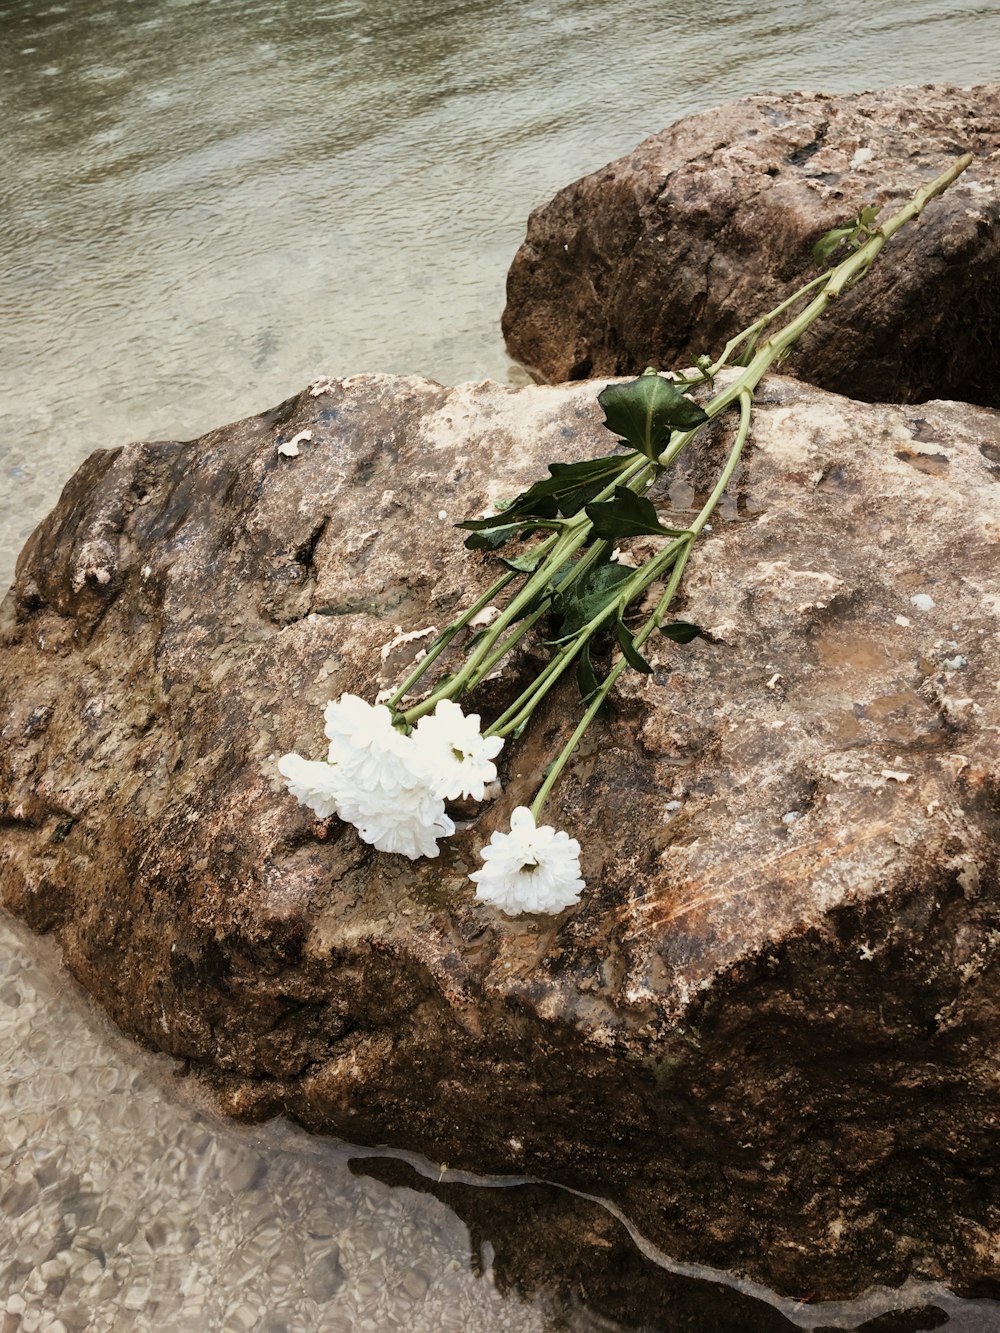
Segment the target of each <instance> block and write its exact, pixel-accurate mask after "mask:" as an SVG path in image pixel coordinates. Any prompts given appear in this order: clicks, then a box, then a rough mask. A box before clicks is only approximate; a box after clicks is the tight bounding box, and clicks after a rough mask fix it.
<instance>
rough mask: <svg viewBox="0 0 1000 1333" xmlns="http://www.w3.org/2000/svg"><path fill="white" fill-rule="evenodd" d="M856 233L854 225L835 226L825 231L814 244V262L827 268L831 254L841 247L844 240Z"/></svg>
mask: <svg viewBox="0 0 1000 1333" xmlns="http://www.w3.org/2000/svg"><path fill="white" fill-rule="evenodd" d="M853 234H854V228H853V227H834V228H833V229H832V230H831V231H828V232H825V233H824V234H823V235H822V236H821V237H820V238H819V240H818V241H817V242H816V244H815V245H814V246H813V262H814V263H816V264H818V265H819V266H820V268H825V267H826V266H827V264H828V263H829V262H830V258H831V256H832V255H833V254H834V253H835V252H836V250H837V249H839V247H840V244H841V242H842V241H846V240H847V238H848V236H852V235H853Z"/></svg>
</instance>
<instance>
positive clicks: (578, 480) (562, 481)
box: [549, 454, 632, 518]
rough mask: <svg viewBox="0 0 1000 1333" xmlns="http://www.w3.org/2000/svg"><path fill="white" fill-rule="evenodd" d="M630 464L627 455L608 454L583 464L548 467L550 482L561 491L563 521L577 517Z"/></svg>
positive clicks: (557, 464)
mask: <svg viewBox="0 0 1000 1333" xmlns="http://www.w3.org/2000/svg"><path fill="white" fill-rule="evenodd" d="M631 461H632V460H631V458H629V456H628V455H627V454H626V455H624V456H623V455H621V454H607V455H605V456H604V457H602V458H593V459H590V460H589V461H588V462H586V463H550V464H549V471H550V472H551V473H552V481H553V482H558V483H559V485H560V486H561V488H562V489H561V490H560V491H559V512H560V514H562V516H563V517H564V518H572V517H573V515H574V514H578V513H579V512H580V510H581V509H583V507H584V506H585V505H588V504H589V503H590V501H591V500H593V498H594V496H595V495H599V494H600V492H601V491H603V490H605V489H606V488H607V487H608V486H609V485H610V484H611V482H613V481H614V479H615V477H620V476H621V474H622V473H623V472H624V471H625V469H626V468H627V467H628V465H629V464H630V463H631Z"/></svg>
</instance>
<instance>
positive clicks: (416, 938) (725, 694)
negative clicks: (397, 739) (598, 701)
mask: <svg viewBox="0 0 1000 1333" xmlns="http://www.w3.org/2000/svg"><path fill="white" fill-rule="evenodd" d="M600 418H601V413H600V410H599V408H598V406H597V403H596V401H595V386H593V385H589V384H580V385H572V386H567V387H565V388H558V389H556V388H547V387H533V388H527V389H523V390H511V389H505V388H500V387H498V386H496V385H491V384H485V385H479V386H464V387H460V388H457V389H445V388H441V387H440V386H438V385H436V384H432V383H429V382H426V381H422V380H416V379H393V378H390V377H380V376H361V377H357V378H354V379H350V380H345V381H336V382H332V383H321V384H320V385H318V386H315V387H314V389H313V390H312V391H305V392H303V393H302V394H301V395H299V396H298V397H296V398H292V399H290V400H289V401H288V402H287V403H284V404H282V406H281V407H279V408H277V409H275V410H274V411H272V412H270V413H267V414H265V415H263V416H260V417H256V418H253V419H250V420H247V421H244V422H241V423H239V424H237V425H234V426H230V427H227V428H225V429H223V430H219V431H216V432H214V433H212V434H210V435H207V436H205V437H204V438H203V439H201V440H199V441H197V442H195V443H192V444H163V443H160V444H136V445H130V446H128V447H127V448H125V449H119V450H111V451H100V452H98V453H95V454H94V455H93V456H92V457H91V458H90V459H89V460H88V461H87V462H86V463H85V464H84V466H83V467H82V468H81V469H80V471H79V472H78V473H77V474H76V476H75V477H74V478H73V479H72V480H71V481H70V483H69V484H68V486H67V487H66V490H65V492H64V494H63V496H62V498H61V500H60V502H59V505H58V506H57V508H56V509H55V511H54V512H53V513H52V515H50V517H49V518H48V519H47V520H46V521H45V522H44V523H43V524H42V525H41V526H40V527H39V529H38V530H37V531H36V533H35V534H34V535H33V537H32V538H31V540H30V541H29V543H28V545H27V547H26V548H25V550H24V552H23V554H22V556H21V559H20V561H19V563H18V570H17V578H16V584H15V587H14V589H13V590H12V591H11V593H10V594H9V595H8V598H7V600H6V601H5V602H4V604H3V612H2V636H3V637H2V646H0V727H2V734H0V742H2V750H0V756H2V758H0V819H2V828H3V841H2V853H0V856H2V865H0V872H2V890H3V900H4V902H5V904H6V905H7V907H8V908H9V909H10V910H11V911H13V912H15V913H17V914H19V915H20V916H22V917H23V918H24V919H25V920H27V921H28V922H29V923H30V924H31V925H32V926H33V927H34V928H35V929H37V930H41V931H46V930H54V931H56V932H57V933H58V936H59V939H60V941H61V944H62V948H63V951H64V954H65V958H66V961H67V963H68V965H69V967H70V968H71V969H72V971H73V973H74V974H75V975H76V976H77V977H79V978H80V980H81V981H82V982H83V984H84V985H85V986H86V987H87V988H88V989H89V990H90V991H91V992H92V993H93V994H94V995H95V996H96V998H97V999H98V1000H99V1002H100V1003H101V1004H102V1005H104V1006H105V1008H106V1009H107V1010H108V1011H109V1012H110V1013H111V1014H112V1015H113V1017H114V1018H115V1020H116V1021H117V1022H118V1023H119V1024H120V1025H121V1026H122V1027H123V1028H125V1029H126V1030H128V1031H129V1032H131V1033H134V1034H135V1035H136V1037H138V1038H139V1039H140V1040H141V1041H143V1042H146V1043H148V1044H150V1045H152V1046H155V1047H158V1048H160V1049H162V1050H165V1051H167V1052H169V1053H171V1054H173V1055H175V1056H177V1057H179V1058H181V1059H183V1060H185V1061H187V1062H189V1065H190V1067H191V1068H192V1069H194V1070H196V1071H198V1072H200V1073H201V1074H202V1075H203V1076H204V1077H205V1078H206V1079H207V1080H208V1081H209V1082H210V1083H211V1084H212V1085H213V1086H214V1088H215V1089H216V1090H217V1092H218V1095H219V1096H220V1098H221V1100H222V1102H223V1104H224V1105H225V1106H226V1107H227V1108H228V1109H229V1110H230V1111H231V1112H232V1113H234V1114H238V1115H245V1116H254V1115H257V1116H261V1115H266V1114H270V1113H272V1112H275V1111H278V1110H281V1109H284V1110H286V1111H288V1112H290V1113H291V1114H293V1115H295V1116H297V1117H298V1118H299V1119H300V1120H301V1121H302V1122H303V1123H304V1124H306V1125H308V1126H310V1127H311V1128H313V1129H316V1130H323V1131H331V1132H333V1133H336V1134H338V1135H341V1136H343V1137H345V1138H348V1139H350V1140H353V1141H355V1142H369V1143H376V1142H379V1143H388V1144H393V1145H398V1146H402V1147H406V1148H409V1149H413V1150H416V1151H419V1152H421V1153H423V1154H425V1155H426V1156H428V1157H430V1158H431V1159H433V1160H435V1161H438V1162H442V1163H448V1164H449V1166H450V1167H452V1168H457V1167H463V1168H468V1169H472V1170H475V1171H479V1172H485V1173H504V1172H512V1173H515V1174H517V1175H523V1176H531V1177H539V1178H546V1179H551V1180H555V1181H558V1182H561V1183H563V1184H568V1185H570V1186H573V1187H574V1188H576V1189H579V1190H582V1191H585V1192H587V1193H589V1194H597V1195H602V1196H606V1197H609V1198H611V1199H613V1200H614V1201H615V1202H616V1203H617V1204H618V1206H620V1207H621V1208H622V1209H623V1210H624V1211H625V1213H626V1214H627V1215H628V1216H630V1217H631V1218H632V1219H633V1221H634V1223H635V1224H636V1225H637V1226H638V1228H639V1230H640V1231H641V1232H642V1233H644V1234H645V1235H646V1236H647V1237H648V1238H649V1239H650V1241H652V1242H653V1243H654V1244H655V1245H657V1246H658V1247H659V1248H660V1249H661V1250H663V1251H666V1252H667V1253H670V1254H673V1255H675V1256H677V1257H678V1258H682V1259H696V1260H699V1261H701V1262H704V1263H708V1264H712V1265H716V1266H719V1267H724V1268H737V1269H740V1270H742V1271H744V1272H746V1273H748V1274H751V1275H753V1276H754V1277H756V1278H759V1279H761V1280H763V1281H765V1282H767V1283H769V1284H771V1285H773V1286H775V1287H777V1288H779V1289H781V1290H783V1291H788V1292H792V1293H798V1294H800V1295H802V1294H805V1293H807V1292H815V1293H817V1294H818V1295H827V1296H832V1295H837V1294H841V1293H847V1292H850V1291H854V1290H857V1289H859V1288H861V1287H863V1286H864V1285H865V1284H866V1283H868V1282H870V1281H872V1280H875V1279H878V1280H881V1281H885V1282H889V1283H892V1282H896V1281H898V1280H900V1279H902V1278H903V1277H904V1276H905V1274H907V1273H909V1272H914V1273H920V1274H925V1275H928V1276H930V1277H934V1278H945V1279H948V1280H954V1281H964V1280H967V1279H971V1278H973V1277H977V1276H986V1277H993V1278H996V1277H1000V1247H998V1244H997V1239H996V1238H997V1235H998V1231H1000V1205H998V1199H1000V1193H998V1188H997V1186H998V1179H997V1177H998V1165H997V1164H998V1162H1000V1153H998V1143H997V1126H998V1123H1000V1083H998V1079H997V1064H996V1049H997V1041H998V1037H1000V994H998V975H1000V921H998V883H997V872H996V858H997V834H998V828H1000V814H998V807H997V792H998V775H1000V760H998V757H997V736H998V725H1000V690H998V684H1000V637H998V615H1000V583H998V561H997V551H998V540H1000V487H998V485H997V480H998V475H1000V418H998V416H997V414H995V413H993V412H991V411H988V410H985V409H980V408H974V407H969V406H960V405H955V404H948V403H936V404H929V405H927V406H924V407H922V408H920V409H919V411H915V410H912V409H910V410H907V409H905V408H901V407H882V406H865V405H858V404H852V403H849V402H846V401H844V400H842V399H839V398H836V397H833V396H831V395H828V394H824V393H822V392H820V391H818V390H815V389H812V388H808V387H805V386H802V385H801V384H798V383H796V382H795V381H792V380H785V379H778V378H775V379H771V380H768V381H765V384H764V386H763V389H762V397H761V402H760V407H759V410H758V412H757V417H756V424H755V427H754V432H753V437H752V448H751V450H750V452H749V458H748V463H747V466H746V468H745V469H744V471H743V472H742V474H741V475H740V476H739V478H738V480H737V482H736V483H735V484H734V487H733V492H732V496H731V498H730V500H729V502H728V503H727V504H726V505H725V506H724V507H723V508H722V510H720V512H719V514H718V516H717V521H716V523H715V526H714V531H713V532H712V533H711V534H710V535H708V536H707V537H706V538H705V539H704V540H703V544H702V545H701V547H700V549H699V551H698V553H697V554H696V556H695V558H694V559H693V560H692V563H691V565H690V568H689V575H688V577H687V580H686V584H685V589H686V592H685V597H686V604H685V605H684V606H683V613H684V615H685V617H686V618H689V619H693V620H695V621H697V622H698V623H699V624H701V625H703V626H704V627H706V629H707V630H708V632H709V634H710V640H707V641H706V640H698V641H696V642H695V643H694V644H692V645H690V646H688V647H686V648H680V647H676V646H673V645H671V644H669V643H668V642H667V641H666V640H663V641H662V642H661V643H660V644H659V645H654V646H652V647H653V661H654V664H655V673H654V674H653V675H651V676H648V677H641V678H640V677H638V676H632V677H631V678H629V679H628V680H627V681H625V682H623V683H622V688H621V689H620V691H619V694H618V698H617V703H616V704H615V707H614V709H613V710H612V712H611V714H610V716H609V718H608V719H607V720H606V721H605V722H603V723H601V724H599V725H598V726H597V727H596V728H595V730H594V731H593V732H592V733H591V734H590V736H589V737H588V741H587V743H586V745H585V746H584V748H583V750H582V751H581V752H580V754H579V757H578V760H577V762H576V763H575V764H574V765H573V766H572V768H571V770H570V771H569V772H568V774H567V775H566V776H565V777H564V779H563V781H562V783H561V785H560V786H559V787H557V789H556V793H555V796H554V799H553V804H552V807H551V817H552V819H553V822H555V823H556V824H557V825H558V826H560V827H563V828H566V829H567V830H569V831H570V832H571V833H573V834H575V835H578V836H579V837H580V839H581V841H582V843H583V846H584V852H583V870H584V874H585V876H586V878H587V881H588V888H587V891H586V894H585V896H584V899H583V901H582V902H581V904H580V906H579V907H578V908H577V909H574V910H570V911H567V912H566V913H564V914H563V915H562V916H560V917H558V918H555V919H553V918H548V917H545V918H537V919H535V918H526V919H519V920H509V919H507V918H506V917H503V916H501V915H499V914H498V913H497V912H495V911H494V910H492V909H491V908H489V907H486V906H484V905H481V904H477V903H475V902H474V900H473V886H472V884H471V883H470V882H469V880H468V878H467V876H468V873H469V872H470V870H472V869H473V868H475V867H476V866H477V865H478V864H479V862H478V856H477V852H478V849H479V847H480V846H481V845H482V844H483V843H484V842H485V841H486V839H487V837H488V835H489V833H490V831H491V830H492V829H493V828H495V827H498V826H500V825H504V824H506V821H507V818H508V816H509V812H510V810H511V808H512V807H513V806H514V805H516V804H518V803H521V802H524V801H526V800H527V799H528V798H529V797H530V794H531V793H532V791H533V789H534V787H535V785H536V783H537V781H538V774H539V772H540V770H541V768H542V766H543V765H544V763H545V762H546V759H547V756H549V755H550V754H551V753H552V751H553V747H554V745H555V744H556V742H557V738H559V737H564V736H565V735H566V733H567V728H568V727H569V725H570V721H571V718H572V717H573V716H574V710H575V709H576V708H577V702H576V700H575V698H574V690H573V689H570V688H567V690H566V691H565V693H562V694H559V695H558V697H556V698H555V699H554V701H553V703H552V706H551V708H550V709H549V710H548V711H547V712H545V713H543V714H542V715H540V716H537V717H536V720H535V724H534V726H533V728H532V729H531V730H530V731H529V732H528V733H526V735H525V736H524V737H523V738H522V741H521V742H520V744H519V745H518V746H517V747H514V748H513V749H512V751H511V752H510V753H509V754H507V755H506V756H505V758H506V768H505V773H504V780H505V787H506V789H505V792H504V794H503V796H502V798H501V799H499V800H497V801H496V802H495V803H494V804H493V805H491V806H488V807H486V808H485V809H484V810H483V811H482V812H481V813H480V814H479V815H478V817H477V818H476V819H475V821H474V824H473V826H472V827H471V828H467V829H464V830H463V831H461V832H460V833H459V834H458V835H456V837H455V838H454V839H452V840H451V841H450V842H448V843H446V844H445V845H444V851H443V855H442V856H441V858H440V860H438V861H426V862H419V863H411V862H409V861H406V860H403V859H401V858H398V857H392V856H385V855H381V854H375V853H373V852H372V851H371V850H370V849H369V848H368V847H366V846H364V845H363V844H362V843H361V842H360V841H359V840H358V838H357V837H356V835H355V833H354V831H353V830H352V829H350V828H347V827H345V826H341V825H338V824H337V823H336V822H332V823H331V824H330V825H329V826H326V825H316V824H314V823H312V822H311V820H310V817H309V816H308V814H307V813H306V812H305V811H304V810H303V809H302V808H300V807H299V806H298V805H297V804H296V802H295V801H294V800H293V799H291V798H290V797H289V796H288V795H287V794H286V793H285V792H284V790H283V786H282V783H281V781H280V780H279V778H278V776H277V774H276V772H275V763H274V760H275V756H276V755H278V754H280V753H282V752H283V751H285V750H288V749H292V748H295V749H298V750H300V751H302V752H304V753H308V754H319V753H320V752H321V746H322V719H321V713H320V705H321V704H322V703H323V702H324V701H325V700H326V699H327V698H328V697H331V696H336V695H338V694H339V693H340V692H341V691H343V690H355V691H361V692H364V693H366V694H368V696H369V697H371V696H372V694H373V693H374V691H375V690H376V689H377V688H379V686H381V685H382V684H383V683H385V682H386V681H387V680H388V679H389V678H390V677H392V676H398V674H399V673H400V672H401V670H402V669H403V667H404V665H405V663H406V662H407V661H408V660H409V659H410V658H411V657H412V656H413V654H415V652H416V651H417V650H418V649H419V646H420V643H421V640H420V639H412V640H410V641H406V639H405V635H406V634H407V633H408V632H410V631H414V630H422V629H425V628H426V627H427V626H428V625H431V624H436V625H441V624H442V623H443V622H444V621H445V620H447V619H448V618H450V617H451V616H452V615H453V614H454V611H455V608H456V606H457V605H459V604H460V603H461V602H462V601H464V599H467V598H469V597H471V596H472V595H473V594H474V593H475V592H476V591H477V590H478V589H480V588H482V587H484V586H486V583H487V582H488V581H489V580H491V579H492V578H493V577H494V575H493V572H492V566H491V564H490V562H489V560H488V559H487V558H486V557H483V556H470V555H468V554H467V553H465V552H464V551H463V549H462V547H461V543H460V537H459V535H458V534H456V533H455V532H454V531H453V529H452V528H451V526H450V525H451V524H452V523H453V522H454V521H455V520H457V519H459V518H461V517H462V516H464V515H468V514H470V513H476V512H479V511H481V510H482V509H483V507H484V506H485V505H486V504H488V503H490V502H492V501H495V500H498V499H500V498H502V497H503V496H505V495H510V494H511V493H513V492H514V491H515V490H516V489H518V488H520V487H522V486H523V485H524V484H525V483H527V482H529V481H530V480H531V479H532V478H534V477H535V476H536V475H537V474H538V473H540V472H541V471H543V464H544V462H545V461H547V460H549V459H558V458H562V459H566V458H571V457H575V456H579V455H581V454H593V453H596V452H598V451H604V450H606V448H607V443H608V437H607V434H606V432H605V431H604V430H603V428H602V427H601V426H600V425H599V421H600ZM304 429H309V430H311V431H312V438H311V440H309V441H308V442H303V443H302V444H301V446H300V449H301V452H300V454H299V456H298V457H297V458H291V457H287V456H283V455H280V454H279V453H278V452H277V445H278V444H279V443H281V442H282V441H285V440H288V439H289V438H290V437H291V436H293V435H294V434H296V433H297V432H299V431H300V430H304ZM715 429H716V432H717V433H716V435H714V436H713V437H711V438H710V439H708V440H706V441H705V442H704V444H703V445H702V447H701V448H700V449H699V450H698V451H697V452H696V453H695V454H694V456H693V457H692V459H691V461H690V463H689V465H688V466H687V467H686V468H685V469H684V470H683V472H682V473H681V475H679V476H678V477H676V478H675V479H674V480H673V482H672V489H671V491H670V502H671V504H672V506H673V507H674V509H675V510H676V511H677V512H678V514H679V515H680V516H683V514H684V513H685V512H686V511H687V510H688V509H689V507H690V506H691V505H692V504H694V503H697V499H698V497H699V496H700V495H701V494H703V492H704V490H705V488H706V486H707V485H708V484H709V476H710V466H709V465H710V463H712V462H713V461H715V462H717V461H718V458H719V456H720V440H719V433H720V431H721V427H716V428H715ZM320 610H322V611H324V612H326V614H317V612H318V611H320ZM424 641H426V640H424ZM393 645H395V646H393ZM526 665H529V664H528V663H525V662H524V661H522V662H521V663H519V664H516V669H515V670H513V671H512V672H511V673H508V675H507V676H505V677H502V678H501V679H500V680H498V681H494V682H491V683H490V692H489V693H488V694H485V695H483V696H482V698H481V699H480V703H481V706H482V707H483V709H484V711H487V710H489V709H494V708H497V707H499V706H500V705H501V704H502V702H503V700H504V698H509V697H510V692H511V691H512V690H515V689H516V688H518V673H519V672H523V670H524V668H525V666H526Z"/></svg>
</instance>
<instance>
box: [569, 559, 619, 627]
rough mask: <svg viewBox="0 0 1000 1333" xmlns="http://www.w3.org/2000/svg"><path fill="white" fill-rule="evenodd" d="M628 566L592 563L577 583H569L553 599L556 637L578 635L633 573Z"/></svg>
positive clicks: (612, 600) (615, 596)
mask: <svg viewBox="0 0 1000 1333" xmlns="http://www.w3.org/2000/svg"><path fill="white" fill-rule="evenodd" d="M635 572H636V571H635V570H634V569H630V568H629V567H628V565H616V564H609V565H595V566H594V567H593V568H591V569H588V570H587V572H586V574H584V575H583V577H582V578H581V579H580V580H579V581H578V582H577V583H573V584H571V585H570V587H569V588H568V589H567V590H566V592H565V593H562V594H561V595H560V596H559V597H558V600H557V603H556V606H557V609H558V611H559V614H560V616H561V617H562V622H561V624H560V626H559V638H560V639H568V638H570V637H571V636H572V635H574V634H578V633H579V631H580V630H581V629H583V627H584V625H587V624H589V623H590V621H591V620H593V619H594V617H595V616H598V615H600V613H601V612H602V611H604V610H605V609H606V608H607V607H609V606H611V605H612V603H614V602H616V601H617V600H618V596H619V594H620V592H621V590H622V584H624V583H627V582H628V580H629V579H630V578H632V576H633V575H634V574H635Z"/></svg>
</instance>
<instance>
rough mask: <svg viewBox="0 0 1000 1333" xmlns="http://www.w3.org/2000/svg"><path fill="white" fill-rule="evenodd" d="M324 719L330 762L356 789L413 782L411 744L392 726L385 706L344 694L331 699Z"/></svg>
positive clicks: (325, 710) (384, 787) (390, 714)
mask: <svg viewBox="0 0 1000 1333" xmlns="http://www.w3.org/2000/svg"><path fill="white" fill-rule="evenodd" d="M323 718H324V721H325V727H324V730H325V732H326V735H327V739H328V740H329V742H330V750H329V759H330V763H331V764H336V765H337V766H338V768H339V769H340V770H341V772H342V773H343V775H344V777H345V779H348V780H349V781H350V782H351V783H352V784H353V785H354V786H355V787H357V788H359V789H361V790H363V791H372V790H376V789H379V788H383V789H388V788H390V787H392V786H393V785H397V786H399V785H404V784H406V783H408V782H409V783H412V782H413V780H414V779H413V774H412V770H413V763H412V745H411V744H410V743H409V737H407V736H404V735H403V734H402V732H400V731H397V730H396V728H395V727H394V726H393V724H392V713H391V712H390V711H389V709H388V708H386V706H385V704H369V703H365V701H364V699H359V698H358V696H357V695H356V694H342V695H341V696H340V698H339V699H331V700H330V702H329V703H328V704H327V706H326V708H325V709H324V711H323ZM408 760H409V761H410V762H408Z"/></svg>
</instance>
